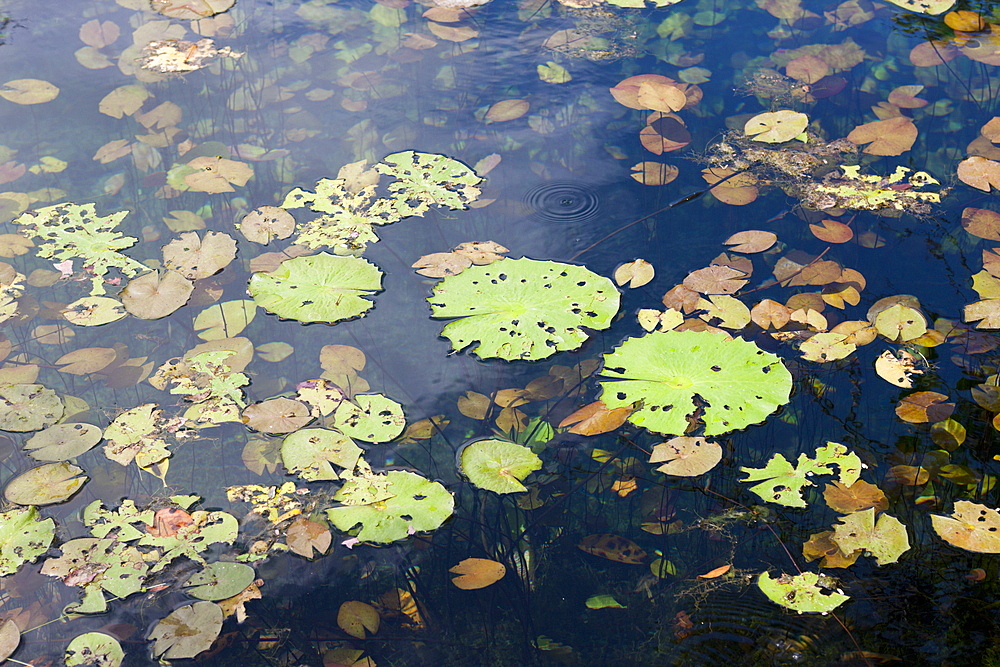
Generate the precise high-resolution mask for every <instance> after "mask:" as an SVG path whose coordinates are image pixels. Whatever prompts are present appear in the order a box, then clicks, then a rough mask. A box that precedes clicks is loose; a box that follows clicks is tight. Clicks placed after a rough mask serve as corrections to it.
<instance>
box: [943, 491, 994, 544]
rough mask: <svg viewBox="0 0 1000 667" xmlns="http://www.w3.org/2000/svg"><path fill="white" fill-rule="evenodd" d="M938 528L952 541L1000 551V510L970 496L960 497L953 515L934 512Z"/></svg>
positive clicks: (944, 537)
mask: <svg viewBox="0 0 1000 667" xmlns="http://www.w3.org/2000/svg"><path fill="white" fill-rule="evenodd" d="M931 526H933V528H934V532H935V533H937V534H938V537H940V538H941V539H942V540H944V541H945V542H947V543H948V544H952V545H954V546H956V547H958V548H959V549H965V550H966V551H974V552H976V553H980V554H998V553H1000V512H998V511H997V510H995V509H993V508H992V507H986V506H985V505H980V504H978V503H973V502H970V501H968V500H956V501H955V509H954V511H953V512H952V514H951V516H940V515H937V514H932V515H931Z"/></svg>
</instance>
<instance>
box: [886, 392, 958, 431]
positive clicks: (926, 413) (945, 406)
mask: <svg viewBox="0 0 1000 667" xmlns="http://www.w3.org/2000/svg"><path fill="white" fill-rule="evenodd" d="M947 400H948V397H947V396H945V395H944V394H939V393H937V392H934V391H918V392H916V393H913V394H910V395H909V396H906V397H904V398H903V399H902V400H901V401H900V402H899V404H898V405H897V406H896V415H897V416H898V417H899V418H900V419H902V420H903V421H905V422H909V423H910V424H925V423H928V422H939V421H943V420H945V419H947V418H948V417H950V416H951V414H952V413H953V412H954V411H955V404H954V403H945V401H947Z"/></svg>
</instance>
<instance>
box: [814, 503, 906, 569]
mask: <svg viewBox="0 0 1000 667" xmlns="http://www.w3.org/2000/svg"><path fill="white" fill-rule="evenodd" d="M830 539H831V540H833V542H834V543H835V544H836V545H837V546H839V547H840V551H841V553H845V554H849V553H852V552H854V551H857V550H858V549H863V550H864V551H866V552H867V553H869V554H871V555H872V556H874V557H875V560H876V562H877V563H878V564H879V565H886V564H888V563H895V562H897V561H899V557H900V556H901V555H903V553H904V552H906V551H907V550H908V549H909V548H910V540H909V537H908V536H907V534H906V526H904V525H903V524H902V522H900V520H899V519H897V518H896V517H894V516H890V515H888V514H882V515H881V516H879V518H878V522H877V523H876V522H875V509H874V508H868V509H866V510H861V511H860V512H853V513H851V514H848V515H847V516H845V517H841V519H840V523H839V524H837V525H835V526H834V527H833V536H832V537H831V538H830Z"/></svg>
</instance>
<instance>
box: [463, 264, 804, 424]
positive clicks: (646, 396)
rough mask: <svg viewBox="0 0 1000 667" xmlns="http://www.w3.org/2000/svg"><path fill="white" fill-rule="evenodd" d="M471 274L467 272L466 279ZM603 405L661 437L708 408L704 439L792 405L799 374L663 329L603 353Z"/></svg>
mask: <svg viewBox="0 0 1000 667" xmlns="http://www.w3.org/2000/svg"><path fill="white" fill-rule="evenodd" d="M462 275H464V274H462ZM601 374H602V375H603V376H605V377H606V378H609V379H606V380H601V395H600V397H599V398H600V399H601V400H602V401H604V404H605V405H606V406H608V408H611V409H614V408H620V407H624V406H629V405H633V404H636V403H638V404H639V408H638V409H637V410H635V411H634V412H633V413H632V414H630V415H629V417H628V420H629V421H630V422H632V423H633V424H635V425H637V426H643V427H645V428H647V429H649V430H650V431H655V432H656V433H665V434H670V435H681V434H683V433H684V432H685V431H686V430H687V429H688V419H687V418H688V416H689V415H692V414H694V413H695V411H696V410H698V409H699V405H701V403H700V402H698V401H696V399H695V397H696V396H698V397H700V399H701V401H702V402H704V403H707V405H706V406H705V407H704V414H703V415H702V417H701V419H702V421H703V422H704V423H705V435H719V434H720V433H728V432H729V431H735V430H738V429H741V428H745V427H747V426H749V425H750V424H756V423H758V422H761V421H764V419H766V418H767V416H768V415H769V414H771V413H772V412H774V411H775V410H776V409H777V408H778V407H779V406H781V405H783V404H785V403H787V402H788V396H789V393H790V392H791V389H792V376H791V373H789V372H788V369H786V368H785V367H784V366H783V365H782V363H781V360H780V359H779V358H778V357H776V356H775V355H773V354H771V353H769V352H764V351H763V350H761V349H760V348H758V347H757V346H756V345H754V344H753V343H750V342H747V341H745V340H742V339H740V338H728V337H727V336H725V335H723V334H715V333H708V332H698V331H659V332H654V333H649V334H646V335H645V336H640V337H638V338H629V339H627V340H626V341H625V342H624V343H622V344H621V345H619V346H618V347H617V348H615V350H614V351H613V352H611V353H610V354H606V355H604V368H603V370H602V371H601Z"/></svg>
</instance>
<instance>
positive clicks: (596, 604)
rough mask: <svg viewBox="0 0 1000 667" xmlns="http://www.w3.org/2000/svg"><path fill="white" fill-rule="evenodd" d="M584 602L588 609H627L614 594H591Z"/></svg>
mask: <svg viewBox="0 0 1000 667" xmlns="http://www.w3.org/2000/svg"><path fill="white" fill-rule="evenodd" d="M584 604H586V605H587V609H625V605H623V604H622V603H621V602H619V601H618V600H616V599H615V597H614V596H613V595H591V596H590V597H589V598H587V601H586V602H585V603H584Z"/></svg>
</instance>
